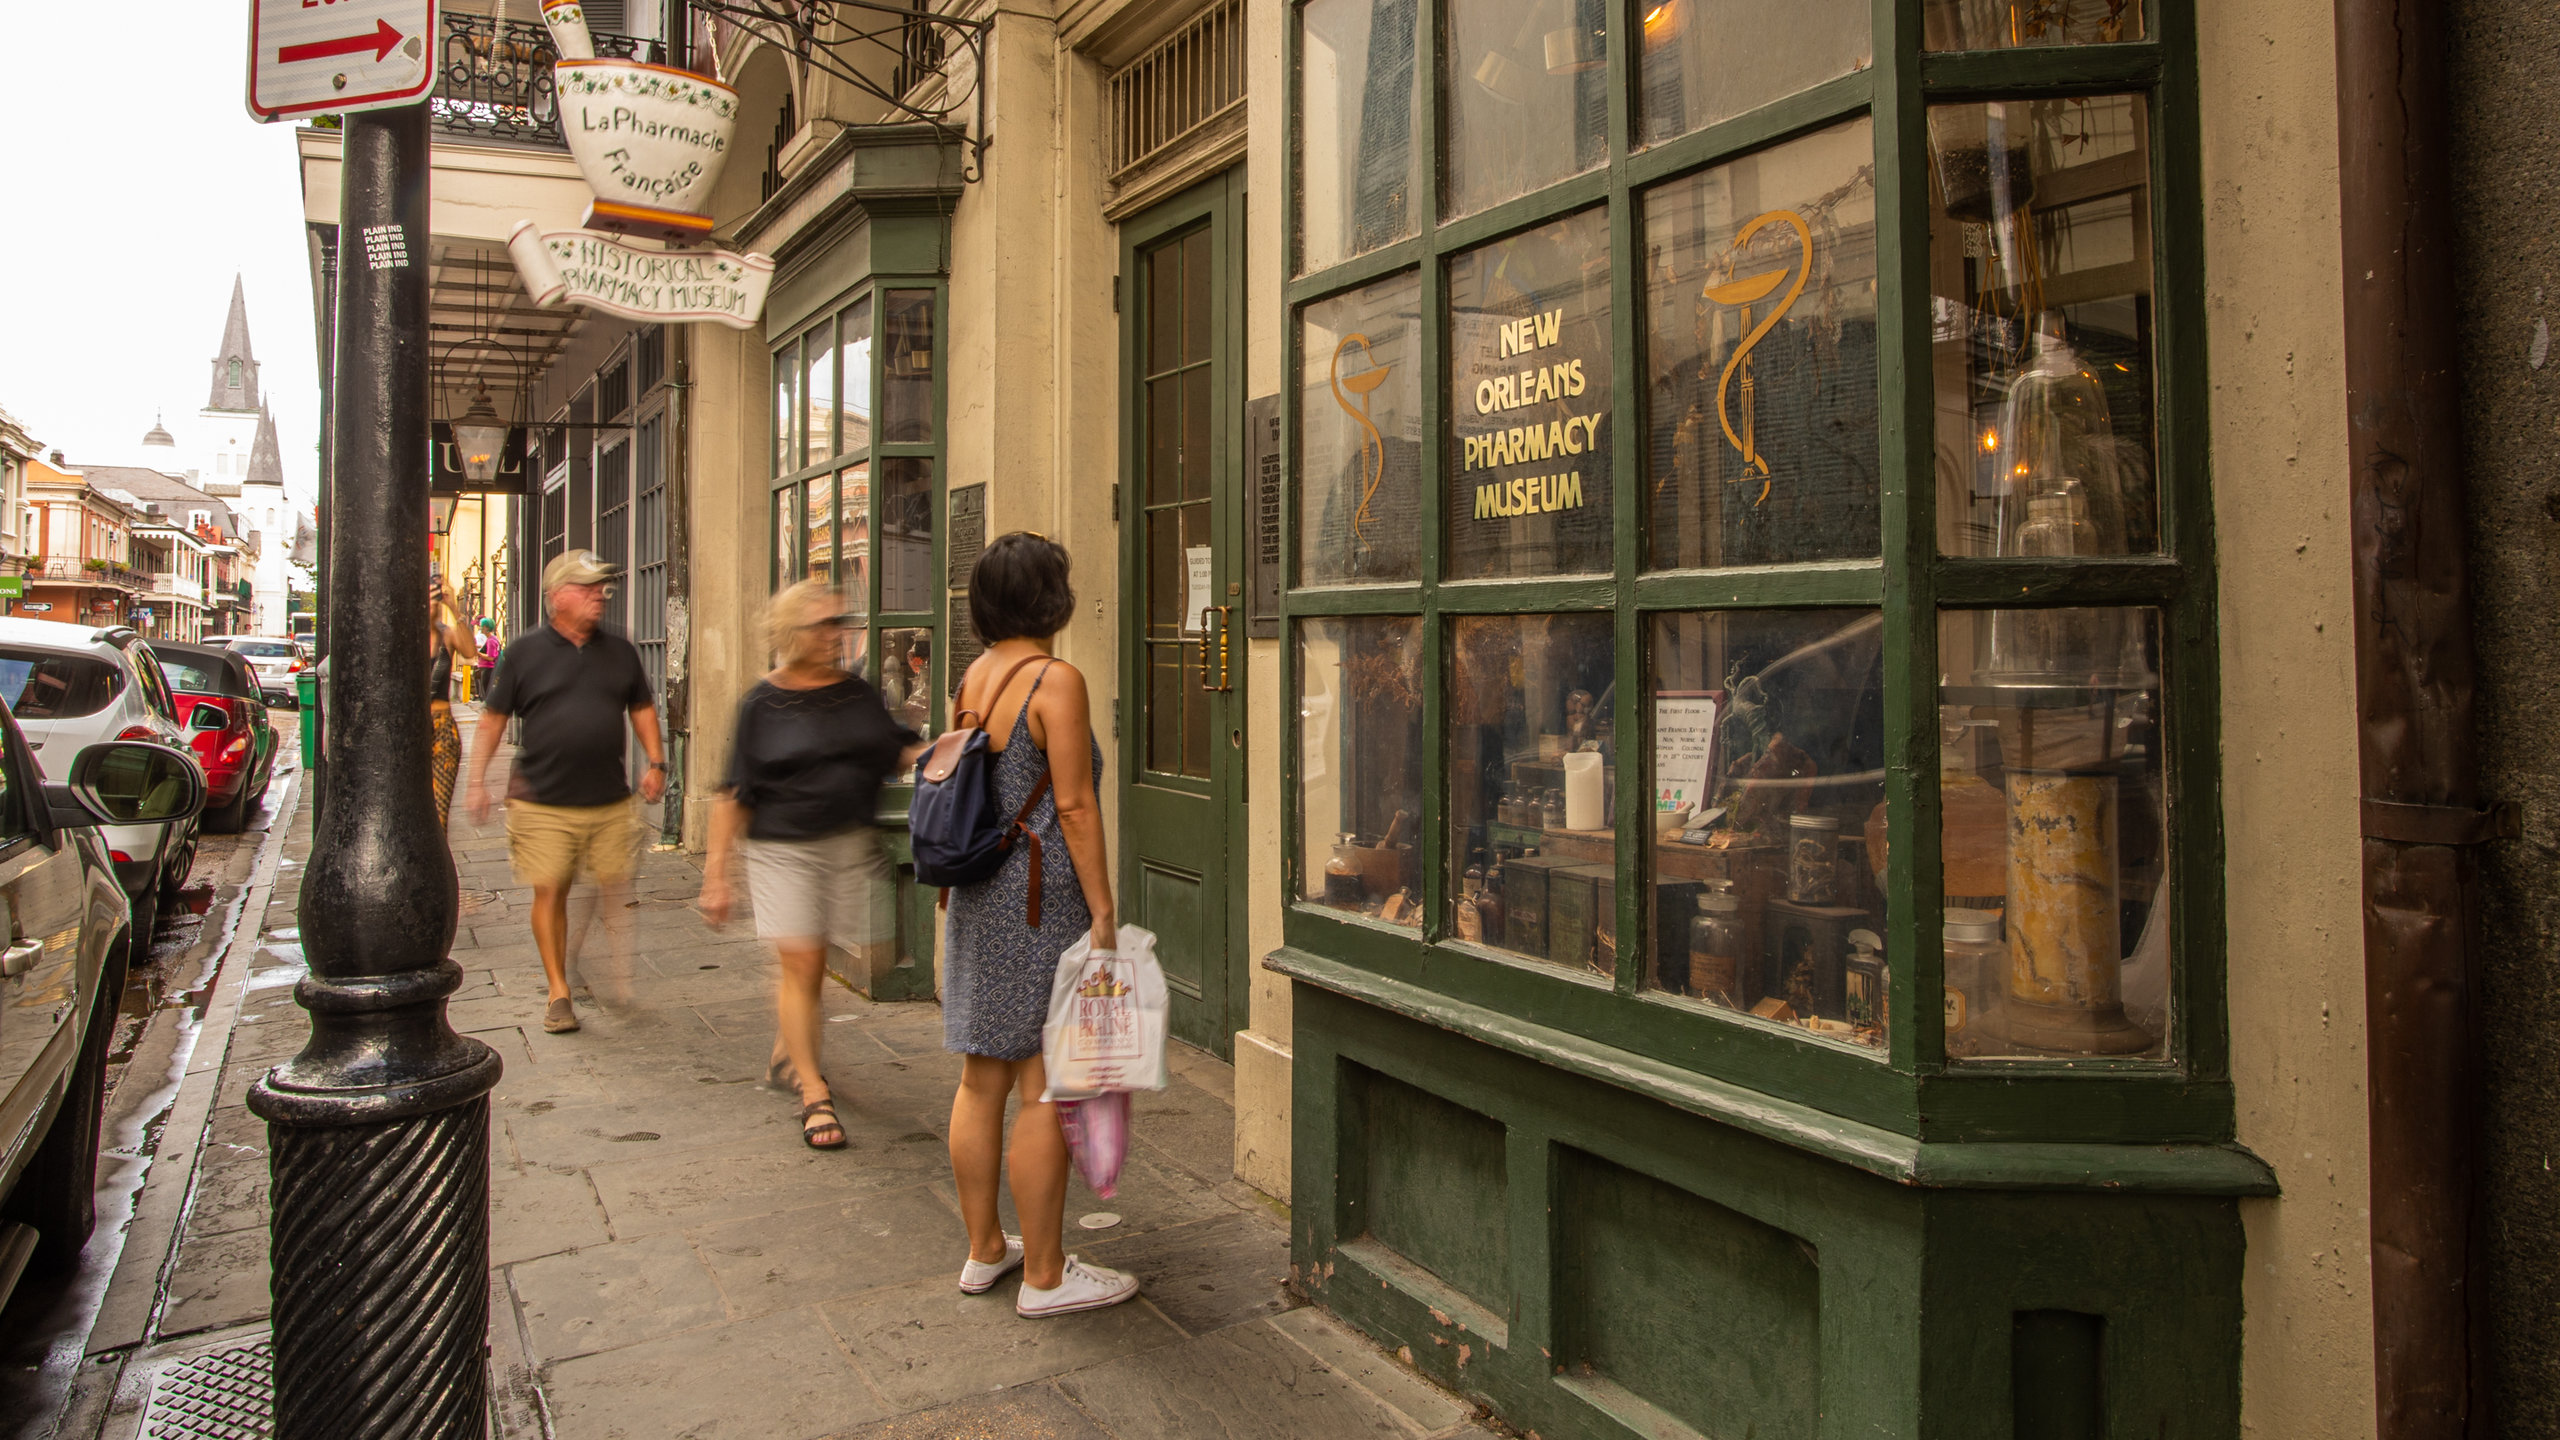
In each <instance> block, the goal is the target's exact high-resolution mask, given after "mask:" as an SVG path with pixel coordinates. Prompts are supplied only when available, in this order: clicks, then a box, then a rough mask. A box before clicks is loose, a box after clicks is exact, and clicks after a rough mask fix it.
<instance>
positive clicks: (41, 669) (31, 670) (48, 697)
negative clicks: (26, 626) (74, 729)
mask: <svg viewBox="0 0 2560 1440" xmlns="http://www.w3.org/2000/svg"><path fill="white" fill-rule="evenodd" d="M123 688H124V672H123V671H121V670H119V669H117V668H116V667H115V666H114V665H111V664H109V663H108V662H106V661H104V660H101V659H98V658H97V657H96V656H94V655H64V654H59V653H55V652H50V651H44V650H20V649H15V648H12V647H5V646H0V700H5V701H7V702H8V705H9V708H10V709H11V710H13V711H15V712H17V716H18V718H19V719H21V720H77V719H79V718H80V717H82V716H84V715H95V714H97V713H98V712H99V711H101V710H104V709H106V708H107V702H109V701H111V700H113V699H115V698H116V692H117V691H119V690H122V689H123Z"/></svg>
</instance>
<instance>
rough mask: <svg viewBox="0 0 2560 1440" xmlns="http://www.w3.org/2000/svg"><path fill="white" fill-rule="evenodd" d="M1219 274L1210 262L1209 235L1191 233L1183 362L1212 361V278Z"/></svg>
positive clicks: (1185, 250) (1185, 265) (1186, 243)
mask: <svg viewBox="0 0 2560 1440" xmlns="http://www.w3.org/2000/svg"><path fill="white" fill-rule="evenodd" d="M1216 273H1217V271H1216V269H1215V268H1214V267H1213V266H1212V265H1211V264H1210V262H1209V232H1208V230H1207V229H1206V228H1205V227H1204V228H1202V229H1198V230H1194V231H1192V232H1191V233H1190V234H1189V235H1188V236H1185V237H1184V239H1183V241H1182V363H1183V364H1185V365H1198V364H1201V363H1203V362H1205V361H1207V360H1208V358H1209V316H1210V313H1211V310H1210V297H1209V279H1210V277H1211V276H1213V275H1215V274H1216Z"/></svg>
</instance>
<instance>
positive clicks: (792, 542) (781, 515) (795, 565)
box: [773, 485, 800, 590]
mask: <svg viewBox="0 0 2560 1440" xmlns="http://www.w3.org/2000/svg"><path fill="white" fill-rule="evenodd" d="M799 578H800V487H799V486H797V485H785V486H783V487H782V488H781V489H779V490H776V491H774V492H773V588H774V589H776V590H779V589H781V588H782V587H783V586H785V585H789V584H791V583H792V582H794V581H796V580H798V579H799Z"/></svg>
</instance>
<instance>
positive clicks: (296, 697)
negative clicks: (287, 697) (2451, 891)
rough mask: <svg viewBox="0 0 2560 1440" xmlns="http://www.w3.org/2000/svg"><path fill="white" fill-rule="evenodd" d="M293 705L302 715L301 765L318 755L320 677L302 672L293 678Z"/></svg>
mask: <svg viewBox="0 0 2560 1440" xmlns="http://www.w3.org/2000/svg"><path fill="white" fill-rule="evenodd" d="M293 703H294V705H295V707H296V708H297V709H299V710H300V711H301V714H302V763H303V764H305V765H309V764H310V763H311V757H312V756H314V755H317V754H319V753H320V676H319V675H318V673H317V672H314V671H311V670H307V669H306V670H302V671H299V672H297V673H296V674H295V675H294V677H293Z"/></svg>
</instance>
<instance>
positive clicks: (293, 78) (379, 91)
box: [249, 0, 436, 120]
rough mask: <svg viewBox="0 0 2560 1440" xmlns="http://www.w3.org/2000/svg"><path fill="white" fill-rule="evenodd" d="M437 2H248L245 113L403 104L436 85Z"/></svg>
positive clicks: (272, 116)
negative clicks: (247, 73)
mask: <svg viewBox="0 0 2560 1440" xmlns="http://www.w3.org/2000/svg"><path fill="white" fill-rule="evenodd" d="M435 52H436V0H329V3H327V4H321V5H314V4H312V3H310V0H252V4H251V7H250V10H249V113H250V114H252V115H254V116H256V117H257V118H259V119H260V120H287V119H291V118H293V117H295V116H298V115H318V114H338V115H344V114H352V113H354V112H356V111H360V110H379V109H382V108H384V107H386V106H392V105H407V104H410V103H412V102H414V101H416V100H417V99H418V97H420V96H422V95H424V94H426V93H427V89H428V87H429V86H432V85H433V84H435V79H436V65H435Z"/></svg>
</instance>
